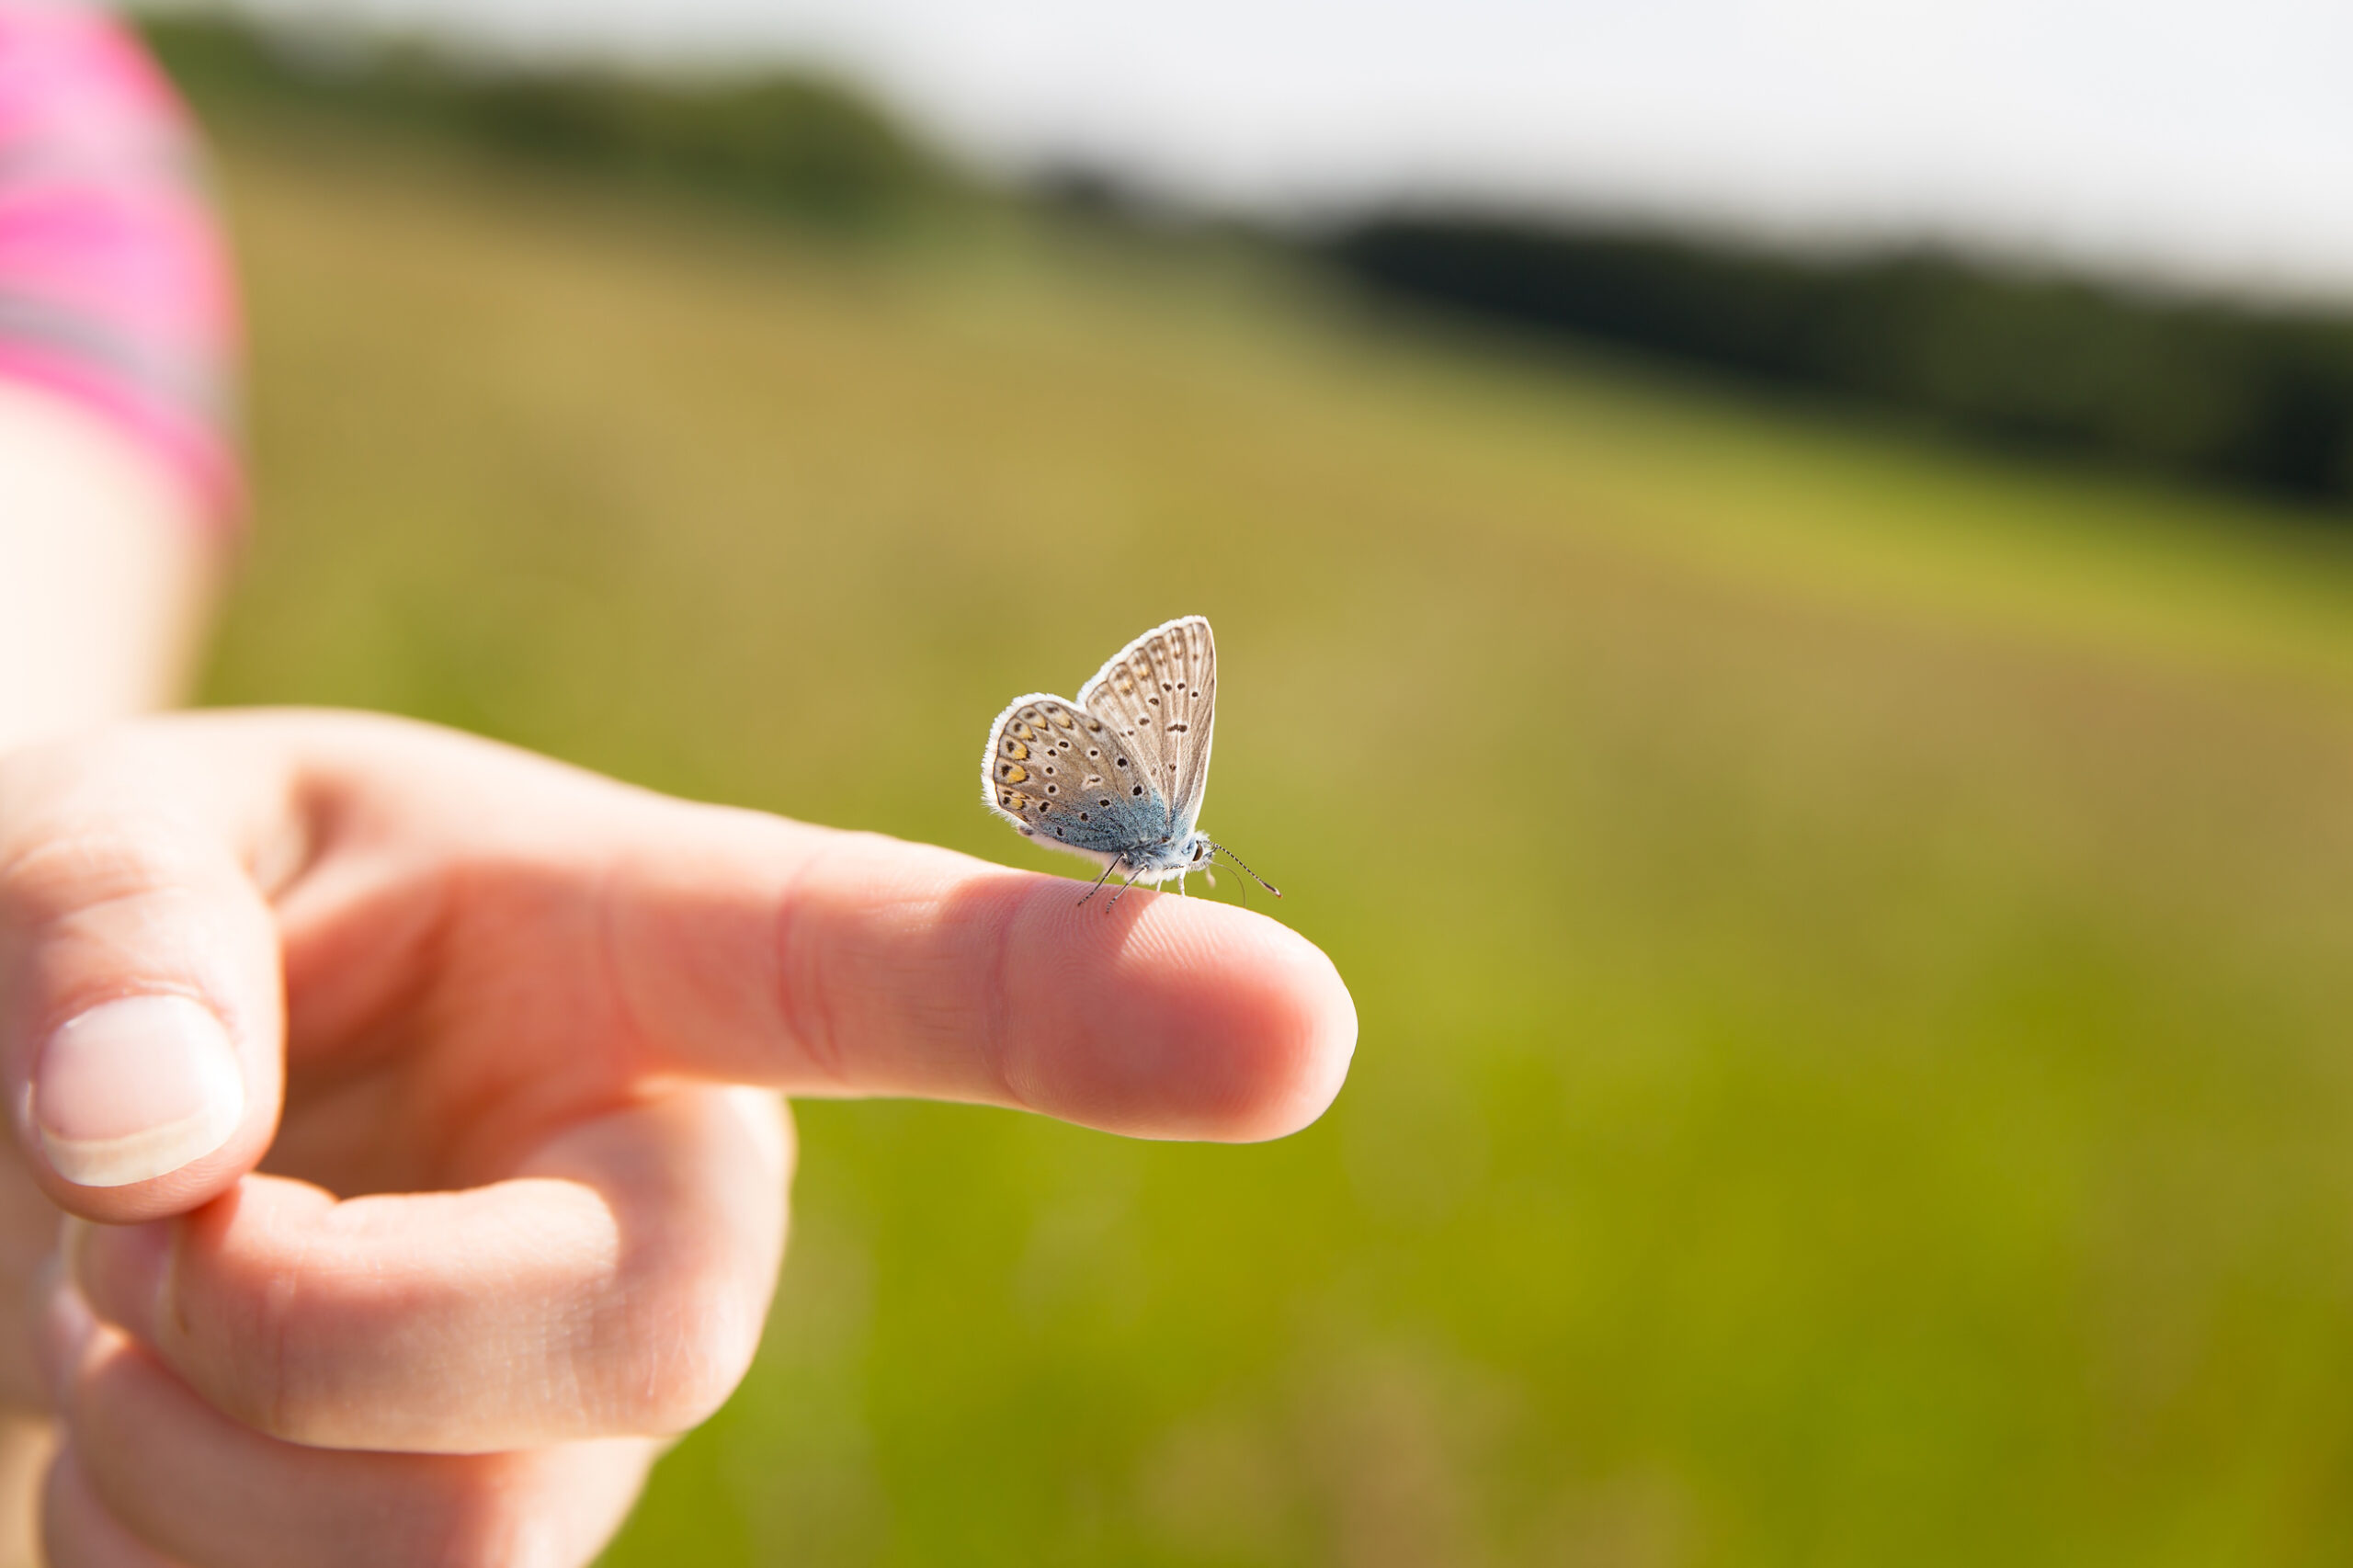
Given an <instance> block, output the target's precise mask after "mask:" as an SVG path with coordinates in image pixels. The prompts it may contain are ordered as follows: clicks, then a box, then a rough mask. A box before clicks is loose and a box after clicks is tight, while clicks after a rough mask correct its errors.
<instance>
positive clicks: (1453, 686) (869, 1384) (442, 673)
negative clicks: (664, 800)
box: [208, 121, 2353, 1568]
mask: <svg viewBox="0 0 2353 1568" xmlns="http://www.w3.org/2000/svg"><path fill="white" fill-rule="evenodd" d="M222 157H223V163H224V165H225V166H224V183H225V186H226V189H227V191H228V194H229V198H230V199H231V202H232V205H233V211H234V214H235V218H236V222H237V228H238V233H239V236H240V240H241V243H242V245H243V249H244V264H245V267H246V273H247V280H248V284H249V287H250V290H251V310H252V315H253V333H254V340H255V346H256V363H255V378H254V380H255V393H256V403H255V409H254V430H253V437H254V447H255V452H256V465H257V485H258V494H259V496H260V509H259V516H258V532H257V534H256V545H255V549H254V551H253V553H252V556H251V559H250V562H249V565H248V570H247V571H246V573H245V574H244V579H243V581H242V584H241V585H240V587H239V590H238V594H237V597H236V601H235V604H234V607H233V613H232V615H231V617H230V619H229V622H228V625H227V627H226V629H225V634H224V636H223V638H222V642H221V644H220V648H219V653H218V656H217V658H216V660H215V663H214V667H213V670H212V673H211V676H210V686H209V691H208V695H209V697H210V699H212V700H215V701H221V702H325V703H342V704H354V705H358V706H363V707H371V708H383V709H391V710H399V711H403V712H407V713H413V714H418V715H422V716H425V717H427V718H432V719H436V720H440V721H443V722H449V723H453V724H457V725H460V726H464V727H466V728H469V729H472V730H477V731H481V732H483V733H490V734H494V735H498V736H502V737H505V738H507V739H510V740H514V741H517V742H520V743H522V744H528V745H531V746H535V747H539V748H541V749H544V750H546V751H549V752H551V753H554V754H556V755H558V756H564V757H568V758H572V759H575V760H577V761H580V762H583V763H585V764H588V765H591V766H594V767H599V768H603V769H607V770H609V771H611V772H613V773H616V774H619V775H620V776H622V777H624V778H631V779H633V780H637V781H641V782H643V783H647V784H651V785H654V786H658V787H661V788H665V789H668V790H678V791H683V792H685V793H688V794H691V795H695V796H699V797H704V798H710V799H717V800H724V801H733V802H738V803H743V804H749V805H755V806H760V807H765V808H769V809H773V810H776V811H779V812H790V813H793V814H796V815H801V816H805V817H809V818H812V819H815V820H819V821H824V822H830V823H836V824H848V825H855V826H859V827H870V828H877V829H882V830H886V831H889V832H892V833H897V834H903V835H911V836H915V837H921V838H926V839H934V840H938V841H939V842H941V843H945V844H949V845H952V846H957V847H960V848H962V849H966V850H970V851H972V852H973V853H975V854H979V855H984V856H988V857H992V858H999V859H1003V860H1006V861H1009V862H1013V863H1016V864H1021V865H1032V866H1037V867H1039V868H1040V869H1056V870H1063V871H1070V870H1074V869H1075V862H1065V861H1062V860H1059V859H1057V858H1051V857H1049V856H1046V855H1044V854H1042V853H1040V852H1038V851H1036V850H1034V849H1032V848H1030V847H1029V846H1024V845H1022V844H1021V843H1020V842H1019V841H1018V840H1017V838H1016V837H1015V836H1014V835H1012V834H1011V833H1009V832H1008V831H1006V829H1005V828H1004V826H1003V825H1002V824H998V823H995V822H994V821H993V820H991V819H990V818H989V817H987V816H986V815H985V814H984V813H983V811H982V809H981V807H980V805H979V803H978V801H977V800H976V799H975V789H974V780H973V778H972V770H973V767H974V765H975V760H976V756H977V753H978V751H979V749H980V747H981V744H982V743H983V739H984V731H985V727H986V725H987V723H988V721H989V719H990V718H991V716H992V715H994V714H995V711H996V710H997V709H998V707H999V706H1000V705H1001V703H1002V702H1003V701H1004V699H1006V697H1008V696H1010V695H1011V694H1013V693H1015V692H1017V691H1020V690H1025V689H1029V688H1032V687H1063V688H1064V689H1068V688H1070V687H1074V686H1075V685H1076V684H1077V682H1078V681H1079V680H1080V679H1082V678H1083V677H1084V676H1086V675H1087V674H1088V673H1090V672H1091V671H1092V670H1093V668H1094V667H1095V665H1096V664H1097V662H1098V661H1099V660H1100V659H1101V658H1102V657H1103V656H1104V655H1105V654H1107V653H1109V652H1110V651H1111V650H1112V649H1113V648H1115V647H1116V646H1118V644H1119V643H1120V642H1122V641H1123V640H1124V639H1126V638H1127V637H1128V636H1130V635H1131V634H1132V633H1134V632H1135V631H1140V630H1142V628H1144V627H1146V626H1148V625H1150V624H1152V623H1153V622H1154V621H1157V620H1159V619H1164V618H1165V617H1167V616H1170V615H1174V614H1177V613H1181V612H1186V611H1193V610H1199V611H1202V612H1205V613H1207V614H1209V615H1211V617H1212V618H1213V619H1215V621H1216V624H1217V628H1218V632H1219V641H1220V644H1221V650H1222V654H1223V665H1224V670H1223V675H1224V680H1223V683H1222V692H1223V696H1224V708H1225V711H1224V713H1223V714H1222V716H1221V718H1222V722H1221V724H1220V733H1221V734H1222V736H1223V737H1224V740H1225V744H1223V745H1222V746H1221V747H1220V748H1219V752H1218V767H1217V777H1216V780H1215V789H1214V790H1213V792H1212V795H1211V801H1210V807H1209V811H1208V813H1207V815H1206V818H1205V824H1206V825H1208V826H1210V827H1211V829H1212V830H1213V831H1215V832H1216V833H1217V834H1218V835H1220V836H1221V837H1222V838H1224V839H1226V840H1227V841H1229V842H1231V843H1233V845H1235V846H1237V847H1238V848H1239V849H1240V850H1241V851H1242V853H1243V854H1245V856H1247V857H1249V858H1251V859H1252V860H1253V861H1254V862H1255V863H1256V864H1257V865H1258V866H1259V868H1260V869H1263V870H1265V871H1266V872H1267V874H1268V875H1269V876H1271V877H1273V878H1274V879H1275V880H1276V881H1279V882H1280V883H1282V884H1283V886H1284V888H1285V890H1286V892H1288V893H1289V894H1290V896H1289V897H1287V898H1286V899H1285V900H1284V902H1283V903H1282V904H1281V905H1279V906H1278V907H1279V914H1280V915H1281V917H1282V918H1284V919H1286V920H1288V921H1290V922H1292V923H1294V924H1295V925H1296V926H1298V927H1299V928H1300V929H1301V930H1302V931H1304V932H1306V933H1307V934H1308V935H1309V936H1311V937H1313V938H1314V939H1315V940H1317V941H1318V942H1320V943H1322V944H1323V945H1324V947H1325V948H1326V949H1328V950H1329V951H1330V952H1331V953H1332V954H1333V956H1334V958H1335V959H1336V961H1337V962H1338V964H1339V966H1340V970H1341V972H1342V973H1343V974H1344V975H1346V976H1347V978H1348V980H1349V982H1350V983H1351V984H1352V986H1353V987H1354V990H1355V993H1356V995H1357V998H1358V1006H1359V1008H1360V1011H1361V1016H1362V1019H1363V1037H1362V1043H1361V1045H1360V1046H1359V1049H1358V1056H1357V1061H1356V1065H1355V1070H1354V1074H1353V1076H1352V1078H1351V1080H1350V1083H1349V1085H1348V1087H1347V1092H1346V1093H1345V1094H1344V1095H1343V1096H1342V1098H1341V1100H1340V1102H1339V1104H1338V1105H1337V1107H1336V1108H1335V1109H1334V1111H1333V1112H1332V1113H1331V1114H1330V1115H1329V1116H1328V1117H1327V1118H1325V1119H1324V1121H1323V1122H1322V1123H1321V1124H1319V1125H1318V1126H1316V1127H1315V1128H1313V1129H1312V1130H1311V1131H1308V1132H1306V1133H1303V1134H1302V1135H1301V1136H1299V1137H1297V1138H1294V1139H1291V1140H1290V1141H1288V1142H1283V1143H1279V1144H1275V1145H1270V1146H1267V1147H1261V1148H1249V1149H1228V1148H1183V1147H1167V1146H1156V1145H1144V1144H1136V1143H1126V1142H1118V1141H1115V1140H1112V1139H1109V1138H1106V1137H1101V1136H1096V1135H1090V1134H1086V1133H1081V1132H1077V1131H1071V1130H1067V1129H1064V1128H1061V1127H1057V1126H1053V1125H1051V1124H1048V1123H1045V1122H1043V1121H1040V1120H1035V1119H1024V1118H1021V1117H1018V1116H1014V1115H1009V1114H1003V1113H996V1112H989V1111H983V1110H976V1109H970V1108H936V1107H923V1106H911V1105H897V1104H881V1103H877V1104H866V1105H839V1104H824V1105H813V1106H809V1107H805V1108H802V1109H801V1130H802V1132H803V1135H804V1139H805V1144H806V1149H805V1154H804V1160H803V1165H802V1173H803V1174H802V1176H801V1185H800V1188H799V1196H798V1209H797V1221H796V1224H797V1230H796V1234H795V1239H794V1243H793V1251H792V1256H791V1258H790V1262H789V1264H788V1265H787V1267H786V1272H785V1280H784V1286H783V1290H782V1294H781V1297H780V1300H779V1307H778V1310H777V1315H776V1320H775V1323H774V1325H773V1328H772V1330H771V1332H770V1334H769V1336H768V1340H767V1348H766V1350H765V1351H764V1353H763V1357H762V1359H761V1360H760V1362H759V1364H758V1366H757V1367H756V1369H754V1371H753V1373H752V1375H751V1377H750V1380H749V1381H748V1382H747V1383H746V1384H745V1388H744V1389H743V1391H742V1392H741V1393H740V1394H739V1395H738V1396H737V1398H736V1399H735V1401H734V1403H733V1404H732V1405H731V1406H730V1407H729V1408H728V1409H727V1411H726V1412H725V1413H724V1414H722V1415H721V1416H720V1417H719V1418H718V1419H717V1420H716V1421H714V1422H713V1423H712V1424H711V1425H710V1426H709V1427H708V1428H706V1429H705V1430H703V1431H701V1432H699V1433H698V1434H697V1435H696V1436H695V1437H692V1438H691V1439H689V1440H688V1442H686V1443H685V1444H684V1445H683V1446H682V1447H681V1448H680V1449H677V1450H676V1453H675V1454H674V1455H673V1456H672V1457H671V1459H670V1460H668V1461H667V1462H666V1463H665V1466H664V1467H663V1469H662V1470H661V1471H660V1472H659V1473H658V1475H657V1478H656V1481H655V1483H654V1488H653V1490H652V1492H651V1493H650V1494H649V1496H648V1498H647V1500H646V1503H645V1505H644V1506H643V1507H642V1510H641V1512H640V1514H639V1516H638V1517H637V1518H636V1520H635V1521H634V1523H633V1524H632V1525H631V1528H630V1529H629V1531H628V1533H627V1534H626V1535H625V1536H624V1537H623V1538H622V1540H621V1541H620V1543H619V1544H618V1545H617V1546H616V1547H615V1548H614V1550H613V1551H612V1553H611V1557H610V1561H611V1562H613V1563H615V1564H657V1563H660V1564H671V1563H680V1562H695V1563H763V1564H765V1563H779V1564H781V1563H796V1564H798V1563H808V1564H837V1563H838V1564H869V1563H892V1564H981V1563H994V1562H1005V1563H1022V1564H1040V1563H1072V1564H1076V1563H1115V1562H1116V1563H1142V1564H1177V1563H1186V1564H1234V1565H1240V1564H1273V1563H1330V1564H1344V1565H1349V1568H1359V1565H1360V1568H1390V1565H1397V1568H1404V1565H1417V1564H1431V1565H1447V1568H1455V1565H1461V1568H1481V1565H1486V1564H1519V1563H1529V1564H1560V1565H1563V1568H1567V1565H1576V1568H1587V1565H1590V1568H1649V1565H1663V1564H1782V1563H1788V1564H1858V1565H1860V1564H1886V1563H1904V1564H1907V1565H1912V1568H1922V1565H1928V1564H1938V1563H1984V1562H2007V1563H2052V1564H2062V1563H2064V1564H2077V1563H2085V1562H2100V1563H2149V1564H2160V1563H2162V1564H2175V1563H2181V1564H2188V1563H2230V1564H2273V1563H2302V1562H2313V1563H2319V1562H2342V1561H2344V1560H2345V1559H2346V1557H2347V1554H2348V1553H2353V1038H2348V1032H2349V1031H2348V1020H2353V529H2347V528H2344V527H2342V526H2341V525H2331V526H2330V527H2326V528H2323V527H2316V526H2313V522H2312V520H2311V519H2298V518H2294V517H2284V516H2282V517H2264V516H2261V515H2259V511H2260V509H2259V508H2258V507H2257V506H2255V505H2254V504H2251V503H2243V502H2237V501H2233V500H2229V499H2215V498H2199V497H2192V496H2186V495H2182V494H2175V493H2169V492H2165V491H2162V490H2157V489H2152V488H2143V487H2140V486H2138V485H2136V484H2133V483H2128V482H2125V481H2109V480H2106V479H2102V478H2099V477H2097V476H2085V475H2082V474H2079V473H2068V472H2046V471H2041V470H2037V469H2034V468H2031V467H2028V466H2024V465H2020V464H2008V463H2005V462H2002V461H1999V460H1993V459H1989V458H1984V457H1978V456H1972V455H1968V454H1960V453H1955V452H1953V451H1951V450H1949V449H1943V448H1940V447H1939V446H1938V445H1937V444H1936V443H1934V442H1933V441H1931V440H1929V439H1927V438H1926V437H1920V436H1917V435H1915V434H1914V433H1911V432H1907V431H1904V430H1901V429H1867V428H1864V427H1862V426H1858V425H1856V424H1853V423H1841V422H1837V421H1834V420H1832V419H1830V418H1828V417H1826V416H1817V415H1809V414H1806V413H1803V412H1789V411H1775V410H1773V409H1770V408H1768V407H1765V406H1763V405H1761V404H1757V403H1750V402H1744V401H1742V400H1740V399H1737V398H1733V397H1730V396H1725V395H1720V394H1716V393H1712V392H1707V391H1705V390H1702V389H1695V388H1691V387H1686V386H1681V385H1678V384H1677V383H1676V382H1674V381H1671V380H1668V379H1665V378H1662V377H1658V376H1656V375H1653V374H1647V373H1642V372H1637V371H1633V370H1630V369H1625V368H1623V367H1613V366H1610V365H1608V364H1606V363H1601V362H1594V363H1591V364H1585V365H1579V364H1575V363H1563V362H1562V361H1560V360H1558V359H1539V358H1535V357H1531V356H1525V355H1517V354H1515V353H1514V352H1512V351H1511V350H1510V349H1509V348H1508V347H1506V346H1503V345H1499V344H1493V343H1483V342H1481V341H1478V340H1475V339H1472V338H1470V337H1460V338H1457V337H1450V336H1449V335H1446V334H1444V333H1441V332H1438V331H1437V330H1434V329H1428V330H1422V329H1411V328H1408V327H1405V326H1402V325H1398V324H1381V323H1379V322H1376V321H1372V320H1370V319H1367V318H1366V317H1365V316H1364V315H1363V314H1362V313H1361V312H1359V311H1358V310H1357V309H1355V308H1354V307H1351V306H1350V305H1349V304H1348V303H1347V301H1343V300H1340V299H1337V298H1334V297H1331V296H1327V295H1325V294H1323V293H1320V292H1318V291H1317V290H1316V289H1315V288H1313V286H1312V285H1311V284H1310V283H1309V282H1308V281H1306V280H1304V279H1301V278H1293V277H1290V276H1287V275H1285V274H1284V273H1282V272H1281V271H1280V270H1279V268H1276V267H1272V266H1271V265H1269V264H1266V263H1264V262H1260V261H1253V260H1251V259H1250V258H1248V257H1246V256H1235V255H1232V254H1228V253H1223V252H1220V251H1217V250H1215V249H1213V248H1211V247H1207V246H1183V245H1168V246H1165V247H1162V248H1158V249H1155V248H1153V247H1151V246H1148V245H1145V244H1142V243H1139V242H1133V241H1128V240H1121V239H1120V238H1118V237H1116V236H1107V235H1103V234H1092V235H1090V234H1086V233H1061V234H1057V233H1052V232H1050V231H1048V230H1045V229H1041V228H1039V227H1037V226H1034V225H1031V224H1029V223H1026V222H1021V221H1017V220H1013V219H1007V220H1005V221H1004V222H1001V223H998V224H995V225H994V226H982V227H977V228H974V229H973V230H972V231H971V232H966V233H941V234H938V235H935V236H933V237H931V238H930V239H928V240H922V241H917V242H914V243H910V244H902V245H899V246H896V247H894V248H891V249H888V250H886V251H881V252H863V251H859V250H857V249H854V248H842V247H838V246H827V245H824V244H815V243H813V242H808V241H801V240H796V239H795V238H794V237H793V236H792V235H791V234H790V233H789V232H787V231H784V230H782V229H779V228H774V227H768V226H763V225H761V224H759V223H756V222H751V221H749V220H739V219H734V218H731V217H728V216H726V215H725V214H722V213H716V212H710V211H706V210H700V209H698V208H695V207H692V206H689V205H684V204H673V203H670V202H666V201H665V200H663V199H660V198H658V197H656V196H653V195H648V194H642V193H640V194H634V195H632V194H615V193H599V192H598V191H597V190H596V189H593V188H590V187H570V186H562V185H556V184H551V183H549V182H548V181H546V180H545V179H543V178H540V177H538V176H527V175H525V174H522V173H519V172H517V171H515V170H513V169H503V168H501V167H499V166H495V165H486V164H479V163H473V162H469V161H468V160H467V159H466V158H465V157H463V156H462V155H460V154H459V153H455V152H451V151H448V150H442V151H428V150H425V149H422V148H418V147H405V148H404V147H403V146H401V145H398V144H394V143H390V142H377V141H370V140H368V139H365V138H361V137H358V136H357V135H356V134H349V135H347V134H345V133H340V132H336V131H333V130H332V129H331V128H330V127H327V126H324V125H313V124H310V123H308V122H301V123H296V122H286V123H282V124H277V123H271V122H266V121H247V122H244V123H242V124H233V125H231V126H229V127H227V128H226V129H225V131H224V140H223V144H222ZM820 737H822V738H823V744H819V738H820ZM846 741H847V742H854V743H855V744H857V745H858V746H859V747H861V748H863V749H864V750H865V751H866V752H867V753H868V754H869V755H870V756H871V757H872V758H873V759H874V762H873V766H871V767H868V768H865V769H862V770H860V771H858V772H856V773H845V772H843V771H841V770H840V769H839V768H838V766H837V764H836V763H835V761H834V759H835V758H837V757H838V756H840V755H841V754H842V751H843V749H844V746H843V743H844V742H846ZM1228 896H1231V892H1230V884H1229V892H1228Z"/></svg>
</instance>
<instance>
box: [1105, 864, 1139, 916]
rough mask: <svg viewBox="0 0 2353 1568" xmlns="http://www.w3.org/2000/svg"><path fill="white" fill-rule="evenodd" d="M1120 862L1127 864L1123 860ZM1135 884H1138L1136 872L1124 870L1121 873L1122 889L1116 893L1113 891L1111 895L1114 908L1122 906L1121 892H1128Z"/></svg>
mask: <svg viewBox="0 0 2353 1568" xmlns="http://www.w3.org/2000/svg"><path fill="white" fill-rule="evenodd" d="M1120 864H1121V865H1125V864H1126V862H1125V861H1121V862H1120ZM1135 885H1136V879H1135V873H1133V872H1132V871H1130V872H1124V873H1122V874H1121V876H1120V889H1119V892H1115V893H1113V894H1112V895H1111V907H1112V908H1113V909H1117V908H1119V907H1120V895H1121V894H1123V893H1125V892H1127V891H1128V890H1129V889H1130V888H1131V887H1133V886H1135Z"/></svg>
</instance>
